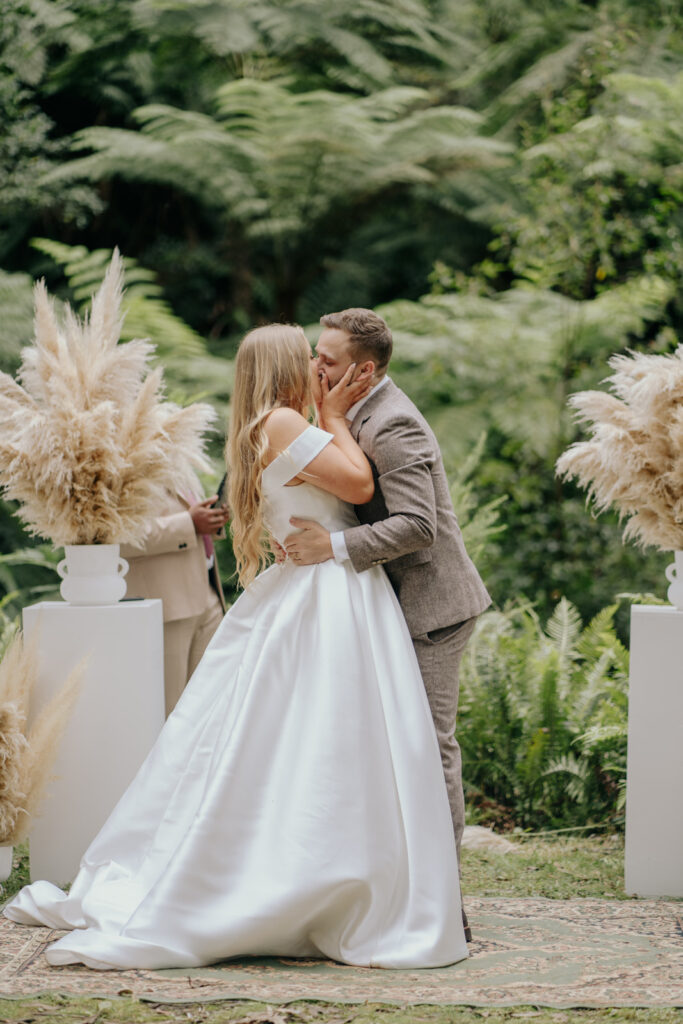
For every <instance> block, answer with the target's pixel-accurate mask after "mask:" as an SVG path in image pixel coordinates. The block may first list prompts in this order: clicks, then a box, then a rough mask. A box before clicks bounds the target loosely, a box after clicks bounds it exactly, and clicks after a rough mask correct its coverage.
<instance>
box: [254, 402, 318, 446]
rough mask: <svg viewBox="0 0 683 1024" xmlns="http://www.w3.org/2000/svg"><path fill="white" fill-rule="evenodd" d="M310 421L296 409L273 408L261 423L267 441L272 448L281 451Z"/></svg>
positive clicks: (301, 432)
mask: <svg viewBox="0 0 683 1024" xmlns="http://www.w3.org/2000/svg"><path fill="white" fill-rule="evenodd" d="M309 426H310V423H309V422H308V420H306V419H305V418H304V417H303V416H302V415H301V413H300V412H297V411H296V409H289V408H282V409H273V411H272V412H271V413H269V414H268V417H267V419H266V420H265V422H264V424H263V429H264V430H265V432H266V437H267V438H268V443H269V445H270V447H271V448H272V449H275V450H277V451H283V450H284V449H285V448H287V447H288V446H289V445H290V444H291V443H292V441H294V440H296V438H297V437H298V436H299V434H303V432H304V430H305V429H306V427H309Z"/></svg>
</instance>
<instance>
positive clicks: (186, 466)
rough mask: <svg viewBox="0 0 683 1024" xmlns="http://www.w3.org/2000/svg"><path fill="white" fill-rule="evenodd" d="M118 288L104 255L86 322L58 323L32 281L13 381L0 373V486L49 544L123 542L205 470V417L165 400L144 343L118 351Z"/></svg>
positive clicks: (70, 318)
mask: <svg viewBox="0 0 683 1024" xmlns="http://www.w3.org/2000/svg"><path fill="white" fill-rule="evenodd" d="M122 289H123V262H122V260H121V257H120V255H119V252H118V250H115V252H114V255H113V258H112V261H111V263H110V265H109V268H108V270H107V273H106V276H105V278H104V281H103V282H102V285H101V287H100V289H99V291H98V292H97V294H96V295H95V296H94V298H93V301H92V311H91V314H90V317H89V318H88V317H86V318H85V319H83V320H80V319H79V318H78V317H77V316H76V315H75V314H74V312H73V311H72V310H71V309H70V308H69V307H67V308H66V312H65V315H64V318H63V323H62V325H61V327H60V325H59V323H58V321H57V317H56V314H55V309H54V303H53V301H52V300H51V299H50V297H49V296H48V293H47V290H46V288H45V285H44V283H43V282H42V281H41V282H39V283H38V284H37V285H36V288H35V322H34V323H35V340H34V343H33V345H32V346H31V347H29V348H27V349H25V350H24V352H23V353H22V356H23V361H22V365H21V368H20V370H19V374H18V381H19V382H17V381H14V380H13V379H12V378H11V377H9V376H8V375H7V374H4V373H0V485H1V487H2V491H3V494H4V496H5V497H6V498H10V499H13V500H15V501H17V502H19V505H20V509H19V515H20V517H21V518H22V519H23V521H24V522H25V523H26V524H27V526H28V528H29V530H30V532H31V533H32V534H34V535H35V534H37V535H39V536H41V537H45V538H48V539H50V540H52V542H53V543H54V544H55V545H62V544H115V543H122V542H127V543H133V544H134V543H136V541H140V540H141V539H142V538H143V536H144V533H145V526H146V524H147V522H148V521H149V517H150V515H152V514H154V511H155V509H156V508H158V506H159V504H160V503H161V502H163V500H164V494H165V492H166V491H168V490H171V491H182V490H186V491H196V490H197V478H196V471H197V470H208V469H210V466H209V465H208V463H207V462H206V459H205V457H204V447H203V435H204V433H205V431H206V430H207V428H208V427H209V425H210V423H211V421H212V420H213V418H214V411H213V409H212V408H211V407H210V406H209V405H204V404H202V405H193V406H190V407H188V408H186V409H181V408H179V407H178V406H176V405H173V404H171V403H169V402H165V401H164V400H163V395H162V375H161V370H158V369H157V370H154V371H151V372H150V369H151V368H150V359H151V357H152V354H153V352H154V346H153V345H151V344H150V343H149V342H148V341H129V342H126V343H125V344H119V336H120V333H121V323H122V318H121V299H122Z"/></svg>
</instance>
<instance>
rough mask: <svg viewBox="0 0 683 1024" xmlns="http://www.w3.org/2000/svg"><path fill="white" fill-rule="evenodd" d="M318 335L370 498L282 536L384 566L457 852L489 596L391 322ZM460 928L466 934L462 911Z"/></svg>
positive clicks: (330, 326)
mask: <svg viewBox="0 0 683 1024" xmlns="http://www.w3.org/2000/svg"><path fill="white" fill-rule="evenodd" d="M321 323H322V324H323V326H324V330H323V331H322V333H321V335H320V338H319V340H318V344H317V360H318V367H319V371H320V374H321V381H322V383H323V398H322V402H323V408H325V405H324V403H325V402H326V401H327V402H330V401H334V402H335V403H336V406H335V409H336V411H337V412H342V413H344V414H345V415H346V418H347V420H348V421H349V423H350V427H351V434H352V435H353V437H354V439H355V440H356V441H357V442H358V444H359V445H360V447H361V448H362V450H363V451H364V452H365V454H366V456H367V458H368V459H369V461H370V464H371V466H372V470H373V476H374V480H375V493H374V496H373V498H372V499H371V500H370V501H369V502H368V503H367V504H365V505H358V506H356V514H357V516H358V519H359V525H358V526H355V527H351V528H349V529H347V530H345V531H344V532H343V533H337V534H330V533H328V531H327V530H325V529H324V528H323V527H322V526H320V525H319V524H318V523H316V522H313V521H311V520H306V519H296V518H293V519H292V520H291V523H292V525H293V526H295V527H296V528H297V529H298V530H299V531H300V532H298V533H293V534H291V535H290V536H289V537H288V538H287V540H286V543H285V547H286V550H287V554H288V556H289V557H290V558H292V559H293V560H294V561H295V562H297V563H298V564H302V565H309V564H313V563H317V562H323V561H326V560H327V559H329V558H335V559H336V560H337V561H338V562H342V561H345V560H346V559H350V561H351V564H352V565H353V567H354V569H355V570H356V571H357V572H363V571H364V570H365V569H369V568H370V567H371V566H374V565H383V566H384V568H385V570H386V573H387V575H388V577H389V579H390V581H391V583H392V586H393V588H394V591H395V593H396V596H397V597H398V600H399V603H400V605H401V609H402V611H403V614H404V616H405V619H406V622H407V624H408V628H409V630H410V634H411V637H412V640H413V646H414V648H415V653H416V655H417V660H418V663H419V666H420V671H421V673H422V679H423V682H424V685H425V690H426V692H427V697H428V700H429V705H430V708H431V711H432V717H433V719H434V725H435V728H436V733H437V738H438V740H439V748H440V751H441V761H442V764H443V769H444V775H445V779H446V788H447V790H448V797H449V801H450V806H451V815H452V819H453V830H454V833H455V840H456V847H457V850H458V857H459V855H460V843H461V840H462V834H463V830H464V827H465V801H464V796H463V788H462V771H461V756H460V747H459V745H458V742H457V740H456V738H455V722H456V714H457V708H458V693H459V669H460V661H461V659H462V654H463V651H464V649H465V646H466V644H467V641H468V640H469V638H470V637H471V635H472V632H473V630H474V626H475V622H476V619H477V616H478V615H479V614H480V613H481V612H482V611H484V609H485V608H486V607H487V606H488V605H489V604H490V601H491V599H490V597H489V595H488V593H487V591H486V588H485V586H484V584H483V583H482V581H481V578H480V576H479V573H478V572H477V570H476V568H475V566H474V565H473V563H472V561H471V559H470V558H469V556H468V554H467V551H466V550H465V545H464V543H463V539H462V534H461V532H460V527H459V526H458V520H457V518H456V516H455V512H454V511H453V505H452V502H451V498H450V492H449V488H448V481H447V479H446V473H445V470H444V466H443V460H442V457H441V452H440V450H439V445H438V442H437V440H436V437H435V436H434V433H433V431H432V430H431V428H430V427H429V425H428V423H427V421H426V420H425V418H424V417H423V416H422V415H421V413H420V412H419V410H418V409H417V408H416V406H415V405H414V404H413V403H412V402H411V401H410V399H409V398H408V396H407V395H406V394H404V392H403V391H401V390H400V389H399V388H398V387H396V385H395V384H394V383H393V381H391V380H390V378H389V377H388V376H387V375H386V371H387V367H388V364H389V359H390V357H391V351H392V337H391V331H390V330H389V327H388V326H387V324H386V322H385V321H384V320H383V319H382V317H380V316H378V315H377V314H376V313H374V312H373V311H372V310H369V309H347V310H344V311H342V312H340V313H332V314H328V315H327V316H323V317H321ZM352 363H355V364H356V369H355V372H354V377H353V379H354V380H361V379H363V378H364V377H365V378H367V379H369V380H370V381H371V383H372V385H373V387H372V390H371V391H370V392H369V394H368V395H367V397H365V398H364V399H362V400H361V401H360V402H356V403H355V404H354V405H353V406H349V404H348V403H347V404H346V405H344V396H343V393H341V394H340V395H337V396H335V397H334V398H332V396H330V397H326V395H325V393H326V392H328V389H329V388H330V387H334V385H335V384H337V383H338V381H339V380H340V379H341V377H342V376H343V374H344V373H345V372H346V370H347V369H348V368H349V366H350V365H351V364H352ZM463 922H464V925H465V929H466V935H467V936H468V941H469V938H470V937H471V932H470V930H469V927H468V925H467V918H466V916H465V914H464V911H463Z"/></svg>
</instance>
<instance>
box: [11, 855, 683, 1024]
mask: <svg viewBox="0 0 683 1024" xmlns="http://www.w3.org/2000/svg"><path fill="white" fill-rule="evenodd" d="M514 841H515V842H516V843H518V845H519V849H518V851H517V852H515V853H508V854H500V853H488V852H485V851H465V852H464V854H463V891H464V893H465V897H467V895H468V894H469V895H471V896H546V897H548V898H549V899H568V898H569V897H572V896H594V897H600V898H607V899H625V898H626V896H625V894H624V889H623V839H622V837H621V836H606V837H589V838H568V837H567V836H554V837H553V836H547V835H546V836H531V837H519V838H517V837H515V840H514ZM26 859H27V858H26V850H25V849H24V850H21V851H20V852H19V857H18V858H17V861H18V863H17V865H16V866H15V870H14V872H13V874H12V877H11V878H10V879H9V885H7V887H6V888H5V892H4V894H3V897H4V896H5V895H8V894H10V892H14V891H16V889H17V888H18V887H19V886H20V885H22V884H23V883H24V881H25V880H26ZM517 1021H520V1022H522V1021H530V1022H533V1024H683V1010H680V1009H650V1010H645V1009H612V1010H610V1009H605V1010H554V1009H547V1008H538V1007H532V1006H527V1007H525V1006H516V1007H505V1008H496V1009H494V1008H491V1009H489V1008H484V1007H478V1008H474V1007H467V1006H424V1005H416V1006H408V1007H399V1006H389V1005H386V1004H364V1005H347V1004H340V1003H316V1002H304V1001H299V1002H294V1003H290V1004H288V1005H287V1006H268V1005H267V1004H265V1003H253V1002H245V1001H242V1000H235V1001H233V1000H229V1001H221V1002H218V1003H182V1004H180V1003H173V1004H167V1003H164V1004H160V1003H143V1002H140V1001H139V1000H137V999H134V998H131V997H129V996H119V997H118V998H115V999H85V998H83V999H80V998H76V997H66V996H57V995H54V996H43V997H40V998H30V999H26V998H24V999H16V1000H15V999H7V1000H2V999H0V1024H152V1022H157V1024H181V1022H182V1024H195V1022H196V1024H223V1022H225V1024H237V1022H241V1024H268V1022H272V1024H371V1022H376V1024H515V1022H517Z"/></svg>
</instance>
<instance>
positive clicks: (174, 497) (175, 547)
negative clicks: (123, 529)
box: [121, 493, 225, 622]
mask: <svg viewBox="0 0 683 1024" xmlns="http://www.w3.org/2000/svg"><path fill="white" fill-rule="evenodd" d="M189 507H190V505H189V502H187V501H186V500H185V499H184V498H182V497H181V496H180V495H179V494H170V493H169V495H168V501H167V504H166V506H165V507H164V508H163V509H160V512H161V515H159V516H157V517H156V518H155V519H152V520H151V521H150V523H149V525H148V528H147V533H146V535H145V538H144V540H143V541H142V543H140V544H138V545H136V546H133V545H131V544H122V545H121V555H122V556H123V557H124V558H125V559H126V560H127V561H128V563H129V566H130V568H129V570H128V574H127V575H126V582H127V589H126V596H127V597H147V598H152V597H160V598H161V600H162V602H163V614H164V622H172V621H175V620H176V619H189V618H192V617H193V616H195V615H201V614H202V612H204V611H206V609H207V607H208V605H209V600H210V597H211V587H213V589H214V590H215V591H216V593H217V594H218V597H219V600H220V602H221V605H222V606H223V611H225V599H224V597H223V589H222V587H221V581H220V577H219V575H218V567H217V564H216V559H215V557H214V562H213V567H212V568H211V570H209V571H208V572H207V568H206V551H205V549H204V544H203V542H202V540H201V538H200V537H198V536H197V534H196V533H195V529H194V523H193V522H192V517H191V516H190V513H189V511H188V509H189Z"/></svg>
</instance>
